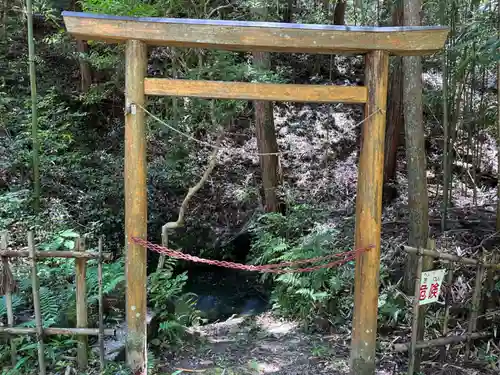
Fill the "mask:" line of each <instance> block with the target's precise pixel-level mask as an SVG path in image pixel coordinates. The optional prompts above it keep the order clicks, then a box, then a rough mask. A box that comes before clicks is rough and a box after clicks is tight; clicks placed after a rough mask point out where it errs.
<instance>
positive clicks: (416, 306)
mask: <svg viewBox="0 0 500 375" xmlns="http://www.w3.org/2000/svg"><path fill="white" fill-rule="evenodd" d="M417 256H418V263H417V272H416V274H415V293H414V295H415V297H414V300H413V323H412V329H411V345H410V360H409V364H408V375H413V373H414V369H415V355H416V350H417V336H418V323H419V320H418V312H419V308H420V304H419V303H420V278H421V274H422V268H423V263H424V261H423V259H422V258H423V257H422V254H419V253H418V252H417Z"/></svg>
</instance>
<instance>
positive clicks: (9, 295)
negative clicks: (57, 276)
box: [0, 231, 17, 367]
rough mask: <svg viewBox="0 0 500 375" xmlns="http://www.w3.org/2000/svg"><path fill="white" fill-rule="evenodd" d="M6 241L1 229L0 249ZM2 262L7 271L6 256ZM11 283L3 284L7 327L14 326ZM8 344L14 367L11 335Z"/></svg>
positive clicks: (6, 236) (13, 347)
mask: <svg viewBox="0 0 500 375" xmlns="http://www.w3.org/2000/svg"><path fill="white" fill-rule="evenodd" d="M7 242H8V233H7V231H3V232H1V233H0V249H1V250H6V249H7ZM2 263H3V268H4V272H7V271H8V269H9V263H8V259H7V257H2ZM10 284H11V283H10V282H8V280H7V283H6V285H5V288H6V290H5V308H6V309H7V326H8V327H13V326H14V308H13V304H12V290H11V285H10ZM9 344H10V360H11V363H12V367H16V364H17V349H16V343H15V342H14V340H13V339H12V337H9Z"/></svg>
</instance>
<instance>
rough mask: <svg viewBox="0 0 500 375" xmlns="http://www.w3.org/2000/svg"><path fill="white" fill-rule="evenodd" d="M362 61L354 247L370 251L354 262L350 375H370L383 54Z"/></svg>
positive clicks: (378, 221) (385, 55)
mask: <svg viewBox="0 0 500 375" xmlns="http://www.w3.org/2000/svg"><path fill="white" fill-rule="evenodd" d="M365 62H366V68H365V82H366V86H368V90H369V94H368V102H367V103H366V105H365V121H364V123H363V125H362V126H363V130H362V144H361V153H360V159H359V172H358V192H357V196H356V232H355V248H356V249H359V248H366V247H368V246H370V245H374V246H375V247H374V248H372V249H369V250H368V251H366V252H363V253H361V254H360V255H358V256H357V258H356V272H355V282H354V316H353V322H352V342H351V374H355V375H365V374H374V373H375V344H376V336H377V306H378V289H379V270H380V229H381V216H382V185H383V169H384V138H385V116H386V113H385V111H386V105H387V81H388V71H389V55H388V53H387V52H385V51H374V52H370V53H369V54H367V55H366V58H365Z"/></svg>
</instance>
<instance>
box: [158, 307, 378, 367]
mask: <svg viewBox="0 0 500 375" xmlns="http://www.w3.org/2000/svg"><path fill="white" fill-rule="evenodd" d="M192 333H193V334H195V335H199V337H200V340H199V341H200V342H201V343H199V344H197V345H192V346H189V347H185V348H183V350H182V352H181V353H179V354H177V355H175V356H173V357H172V358H169V359H167V361H168V363H169V365H168V367H165V368H164V371H165V372H166V373H167V374H172V373H174V372H175V371H176V370H179V369H185V370H186V371H184V372H182V374H189V373H203V374H206V375H215V374H218V375H219V374H220V375H222V374H225V375H236V374H238V375H239V374H241V375H250V374H252V375H253V374H283V375H285V374H286V375H295V374H297V375H298V374H330V375H335V374H346V373H348V367H347V366H348V360H349V349H348V346H347V345H344V346H341V345H331V342H330V340H331V339H332V336H321V335H314V334H305V333H304V332H303V331H301V330H300V329H299V327H298V326H297V325H296V324H294V323H292V322H286V321H280V320H278V319H277V318H275V317H273V316H272V315H271V314H269V313H266V314H262V315H260V316H256V317H238V318H232V319H229V320H228V321H226V322H222V323H214V324H210V325H206V326H203V327H200V328H198V329H194V330H192ZM337 341H338V340H337ZM332 358H335V360H332ZM380 374H382V373H380Z"/></svg>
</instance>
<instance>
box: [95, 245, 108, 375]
mask: <svg viewBox="0 0 500 375" xmlns="http://www.w3.org/2000/svg"><path fill="white" fill-rule="evenodd" d="M98 248H99V255H102V248H103V245H102V237H101V238H99V245H98ZM97 279H98V282H99V363H100V365H101V372H102V371H104V366H105V365H106V363H105V360H104V300H103V293H102V257H100V258H99V263H98V265H97Z"/></svg>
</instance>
